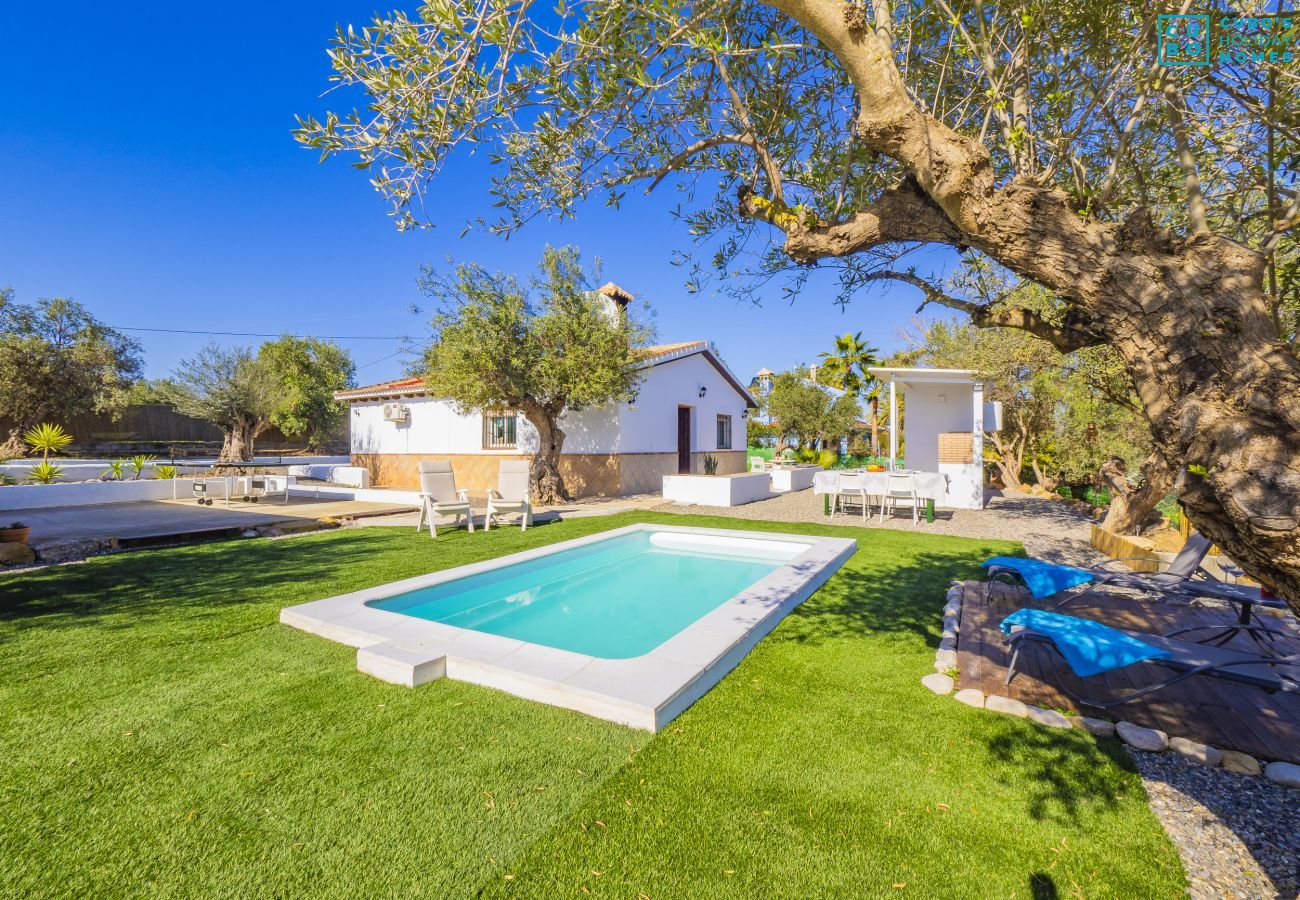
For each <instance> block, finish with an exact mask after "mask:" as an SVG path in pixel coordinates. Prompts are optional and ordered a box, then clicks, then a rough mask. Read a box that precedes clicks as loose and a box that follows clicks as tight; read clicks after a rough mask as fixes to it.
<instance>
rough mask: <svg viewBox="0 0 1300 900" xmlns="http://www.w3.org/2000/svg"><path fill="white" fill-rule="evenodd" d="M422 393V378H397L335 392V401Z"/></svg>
mask: <svg viewBox="0 0 1300 900" xmlns="http://www.w3.org/2000/svg"><path fill="white" fill-rule="evenodd" d="M423 392H424V379H423V378H399V379H397V380H396V381H381V382H380V383H379V384H368V385H365V386H364V387H355V388H349V389H348V390H346V391H335V392H334V399H335V400H360V399H362V398H365V397H375V396H380V395H383V394H415V393H423Z"/></svg>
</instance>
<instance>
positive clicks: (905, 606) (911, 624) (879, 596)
mask: <svg viewBox="0 0 1300 900" xmlns="http://www.w3.org/2000/svg"><path fill="white" fill-rule="evenodd" d="M998 552H999V549H998V548H997V547H995V546H976V547H971V548H963V549H960V550H951V551H944V550H925V551H922V552H916V553H907V554H894V555H886V554H883V553H882V554H879V555H873V554H872V553H871V552H870V547H867V548H862V549H859V551H858V553H857V554H856V555H855V556H854V557H853V559H851V560H849V561H848V562H847V563H845V565H844V566H843V567H842V568H841V569H840V570H839V571H838V572H837V573H836V574H835V575H834V576H833V577H832V578H831V579H830V580H829V581H827V582H826V584H824V585H823V586H822V587H821V588H820V589H819V590H818V591H817V592H816V593H815V594H813V596H811V597H810V598H808V599H807V600H806V601H804V603H803V604H802V605H800V606H799V607H798V608H797V609H796V610H794V611H793V612H792V613H791V614H790V615H789V616H788V617H787V619H786V620H785V622H783V623H782V627H781V628H780V629H778V630H777V631H776V632H775V633H774V634H773V635H772V638H771V639H775V640H784V641H799V642H814V641H820V640H829V639H838V638H845V637H861V636H865V635H914V636H917V637H920V638H921V639H922V640H923V641H924V642H925V643H926V645H927V646H930V647H935V646H938V643H939V639H940V636H941V633H942V630H943V617H942V615H941V612H940V610H941V609H942V607H943V604H944V598H945V596H946V595H947V592H948V587H949V584H950V583H951V582H952V581H954V580H960V579H962V578H970V577H974V575H975V573H977V572H979V571H980V569H979V563H980V562H981V561H983V560H984V559H987V558H988V557H989V556H993V555H996V554H997V553H998Z"/></svg>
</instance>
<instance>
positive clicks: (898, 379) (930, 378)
mask: <svg viewBox="0 0 1300 900" xmlns="http://www.w3.org/2000/svg"><path fill="white" fill-rule="evenodd" d="M870 372H871V374H872V375H873V376H875V377H876V378H878V379H880V380H881V381H883V382H885V383H886V384H888V385H889V459H890V464H891V467H892V465H893V463H894V462H895V461H896V460H897V458H898V451H899V446H898V402H899V398H900V396H901V397H902V399H903V406H904V409H905V412H906V415H905V416H904V417H903V451H904V456H905V459H906V465H907V468H909V469H915V470H917V471H921V472H942V473H943V474H944V475H947V476H948V494H947V497H946V498H945V499H944V501H943V503H942V504H940V505H941V506H947V507H951V508H955V509H983V508H984V432H985V431H998V430H1000V429H1001V427H1002V424H1001V420H1002V405H1001V404H1000V403H995V402H994V403H986V402H985V400H984V388H985V383H984V381H983V379H981V378H980V377H979V374H978V373H977V372H975V371H973V370H971V369H912V368H906V369H898V368H886V367H876V368H872V369H871V370H870Z"/></svg>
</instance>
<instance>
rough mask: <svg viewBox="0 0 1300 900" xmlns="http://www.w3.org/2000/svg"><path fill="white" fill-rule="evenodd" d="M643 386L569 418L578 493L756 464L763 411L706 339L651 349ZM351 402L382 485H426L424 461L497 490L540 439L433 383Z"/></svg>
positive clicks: (645, 357)
mask: <svg viewBox="0 0 1300 900" xmlns="http://www.w3.org/2000/svg"><path fill="white" fill-rule="evenodd" d="M601 293H602V295H603V296H605V297H606V298H607V299H608V300H609V301H610V302H611V304H614V303H617V304H619V305H625V304H626V303H627V302H628V300H630V299H631V298H630V297H629V295H627V294H626V293H625V292H623V291H622V290H621V289H619V288H618V287H617V286H616V285H613V284H609V285H606V286H605V287H603V288H601ZM638 358H639V360H640V363H641V366H642V377H641V382H640V384H639V385H638V387H637V389H636V394H635V396H634V397H632V398H630V399H629V400H628V401H625V402H620V403H611V404H608V405H606V406H603V407H599V408H594V409H587V410H583V411H582V412H581V413H576V414H575V413H570V414H566V415H564V416H563V417H561V419H560V427H561V428H562V429H563V430H564V433H565V441H564V450H563V455H562V457H561V463H560V469H561V474H562V475H563V476H564V480H565V483H566V485H567V486H568V488H569V491H570V493H572V494H573V495H574V496H575V497H584V496H619V495H623V494H634V493H644V492H658V491H659V489H660V487H661V486H662V479H663V476H664V475H673V474H679V473H687V472H702V471H703V460H704V457H705V456H713V457H715V458H717V460H718V473H719V474H732V473H736V472H743V471H745V468H746V459H745V448H746V438H747V431H746V425H747V421H748V418H749V415H750V411H751V410H753V409H757V407H758V404H757V403H756V402H755V400H754V398H753V396H751V395H750V393H749V391H747V390H746V389H745V386H744V384H743V383H742V382H741V381H740V380H739V379H738V378H737V377H736V376H735V375H734V374H733V373H732V372H731V370H730V369H729V368H727V365H726V363H725V362H723V360H722V358H721V356H719V355H718V353H717V351H716V350H714V349H713V347H712V345H711V344H709V343H708V342H706V341H687V342H683V343H676V344H661V345H658V346H654V347H643V348H641V349H640V350H639V351H638ZM334 396H335V398H336V399H339V400H346V401H347V402H348V403H349V404H350V406H351V410H350V414H349V416H348V421H349V423H350V426H351V450H352V462H353V465H358V466H364V467H365V468H366V469H368V470H369V472H370V479H371V484H373V485H376V486H380V487H395V488H406V489H410V488H415V487H418V485H419V480H418V465H417V464H418V463H419V462H420V461H421V460H448V461H450V462H451V463H452V465H453V467H454V469H455V473H456V482H457V485H458V486H460V487H462V488H468V489H470V490H486V489H488V488H491V487H495V486H496V479H497V469H498V463H499V461H500V460H501V459H520V458H529V457H531V456H532V455H533V453H534V452H535V451H536V449H537V433H536V431H535V430H534V429H533V428H532V426H531V425H529V423H528V421H527V420H526V419H525V418H524V417H523V416H522V415H520V414H519V413H517V412H516V411H514V410H487V411H483V412H481V413H475V414H473V415H461V414H459V413H457V412H456V410H455V409H454V408H453V407H452V405H451V403H450V402H448V401H447V400H444V399H439V398H437V397H431V396H429V394H428V392H427V390H426V389H425V385H424V380H423V379H422V378H405V379H400V380H397V381H388V382H384V383H382V384H372V385H367V386H366V387H359V388H354V389H352V390H347V391H340V392H339V393H337V394H335V395H334Z"/></svg>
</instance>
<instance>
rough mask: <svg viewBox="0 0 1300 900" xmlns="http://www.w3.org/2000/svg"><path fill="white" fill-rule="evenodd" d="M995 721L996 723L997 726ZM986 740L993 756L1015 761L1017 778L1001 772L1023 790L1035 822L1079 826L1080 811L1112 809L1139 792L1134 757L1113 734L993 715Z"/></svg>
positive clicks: (1139, 787)
mask: <svg viewBox="0 0 1300 900" xmlns="http://www.w3.org/2000/svg"><path fill="white" fill-rule="evenodd" d="M995 723H996V724H995ZM988 724H989V725H990V728H991V731H992V733H991V734H990V735H989V736H988V737H987V739H986V745H987V747H988V752H989V755H990V756H992V757H993V758H994V759H996V760H1000V761H1001V760H1005V761H1011V762H1014V763H1015V768H1014V773H1015V777H1014V779H1012V778H1011V777H1010V775H1000V776H999V778H1000V779H1001V781H1002V782H1003V783H1011V782H1012V781H1013V780H1014V787H1015V788H1016V789H1017V790H1019V791H1021V792H1023V793H1024V794H1025V800H1026V813H1027V814H1028V815H1029V816H1030V817H1031V818H1032V819H1034V820H1036V821H1049V822H1061V823H1070V824H1075V823H1077V822H1078V821H1079V818H1080V815H1081V813H1083V812H1085V811H1087V812H1090V813H1091V812H1095V811H1097V810H1100V809H1113V808H1116V807H1118V806H1119V804H1120V802H1121V800H1123V799H1124V798H1125V797H1126V795H1130V794H1131V793H1132V792H1133V791H1135V790H1136V791H1141V790H1142V788H1141V785H1140V783H1139V782H1138V780H1137V779H1136V777H1135V776H1136V774H1137V769H1136V767H1135V766H1134V765H1133V758H1132V757H1131V756H1129V755H1128V753H1127V752H1125V750H1124V748H1123V745H1121V744H1120V742H1119V741H1117V740H1115V739H1113V738H1104V739H1101V740H1097V739H1094V738H1093V737H1092V736H1091V735H1089V734H1087V733H1086V732H1083V731H1076V730H1070V729H1060V728H1046V727H1042V726H1038V725H1033V724H1031V723H1029V722H1025V721H1021V720H1015V719H1009V718H1005V717H997V718H995V717H993V716H991V715H990V717H989V722H988Z"/></svg>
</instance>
